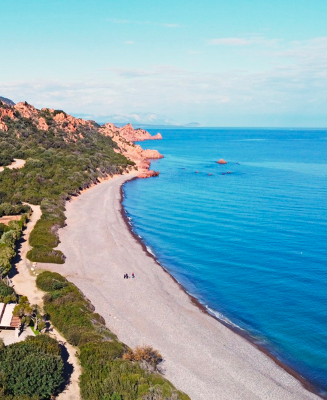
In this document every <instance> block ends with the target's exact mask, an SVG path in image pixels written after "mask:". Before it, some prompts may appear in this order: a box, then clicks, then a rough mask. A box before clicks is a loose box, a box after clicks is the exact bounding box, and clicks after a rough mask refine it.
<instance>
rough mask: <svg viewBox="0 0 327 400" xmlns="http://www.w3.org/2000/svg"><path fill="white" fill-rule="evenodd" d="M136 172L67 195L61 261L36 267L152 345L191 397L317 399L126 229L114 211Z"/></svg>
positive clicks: (135, 340)
mask: <svg viewBox="0 0 327 400" xmlns="http://www.w3.org/2000/svg"><path fill="white" fill-rule="evenodd" d="M135 176H136V174H135V173H134V174H129V175H122V176H116V177H114V178H113V179H110V180H107V181H105V182H102V183H100V184H98V185H96V186H94V187H93V188H91V189H89V190H87V191H86V192H84V193H83V194H81V195H80V196H79V197H77V198H75V199H74V200H72V201H70V202H69V203H67V205H66V209H67V211H66V216H67V221H66V223H67V226H66V227H65V228H63V229H61V230H60V231H59V236H60V240H61V243H60V245H59V247H58V248H59V249H60V250H62V251H63V252H64V254H65V255H66V257H67V259H66V262H65V264H63V265H55V264H43V265H42V264H40V265H39V268H41V269H50V270H52V271H56V272H59V273H61V274H63V275H64V276H66V277H67V279H68V280H70V281H72V282H73V283H74V284H76V285H77V286H78V288H80V290H81V291H82V292H83V293H84V294H85V295H86V296H87V297H88V298H89V299H90V301H91V302H92V303H93V305H94V306H95V309H96V312H98V313H99V314H100V315H102V316H103V317H104V318H105V320H106V324H107V326H108V328H109V329H111V330H112V331H113V332H114V333H115V334H116V335H117V336H118V338H119V339H120V340H121V341H122V342H124V343H126V344H127V345H128V346H130V347H135V346H137V345H145V344H146V345H151V346H153V347H154V348H155V349H157V350H159V352H160V353H161V354H162V356H163V358H164V363H163V365H162V368H163V369H164V372H165V376H166V377H167V378H168V379H169V380H170V381H171V382H172V383H173V384H174V385H175V386H176V387H177V388H178V389H180V390H182V391H184V392H186V393H187V394H188V395H189V396H190V397H191V398H192V400H204V399H206V400H217V399H219V400H232V399H233V400H236V399H239V400H256V399H276V400H277V399H283V400H284V399H285V400H294V399H297V400H301V399H318V398H319V397H318V396H316V395H315V394H313V393H311V392H309V391H308V390H306V389H305V388H304V387H303V385H302V384H301V382H300V381H299V380H297V379H296V378H294V377H293V376H292V375H290V374H289V373H288V372H286V371H285V370H284V369H283V368H281V367H280V366H279V365H277V364H276V363H275V362H274V361H273V360H272V359H271V358H270V357H268V356H267V355H266V354H264V353H263V352H262V351H260V350H259V349H258V348H256V347H255V346H254V345H253V344H251V343H250V342H249V341H248V340H246V339H245V338H243V337H242V336H240V335H238V334H236V333H235V332H233V331H232V330H231V329H229V328H228V327H226V326H224V325H223V324H221V323H220V322H219V321H217V320H216V319H214V318H213V317H211V316H209V315H208V314H207V313H205V312H203V311H202V310H201V309H200V308H199V307H197V306H196V305H195V304H194V302H192V300H191V298H190V297H189V296H188V295H187V294H186V293H185V291H184V290H182V288H181V287H180V286H179V285H178V284H177V283H176V281H175V280H174V279H173V278H172V277H171V276H170V275H169V274H168V273H167V272H165V271H164V269H163V268H161V266H160V265H159V264H158V263H157V262H156V260H155V259H154V258H153V257H152V256H151V255H150V254H149V253H147V251H146V249H145V248H144V246H142V243H140V241H139V240H137V239H136V238H135V237H134V236H133V235H132V233H131V232H130V229H129V227H128V226H127V224H126V221H125V220H124V218H123V215H122V212H121V186H122V185H123V184H124V182H126V181H127V180H129V179H132V178H134V177H135ZM157 230H158V235H160V227H157ZM125 273H128V274H129V276H131V275H132V273H134V274H135V279H124V274H125Z"/></svg>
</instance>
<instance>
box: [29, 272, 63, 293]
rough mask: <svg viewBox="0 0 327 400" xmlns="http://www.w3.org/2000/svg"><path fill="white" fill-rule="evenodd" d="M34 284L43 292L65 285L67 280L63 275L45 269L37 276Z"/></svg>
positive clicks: (58, 288)
mask: <svg viewBox="0 0 327 400" xmlns="http://www.w3.org/2000/svg"><path fill="white" fill-rule="evenodd" d="M36 284H37V287H38V288H39V289H41V290H43V291H44V292H53V291H55V290H60V289H62V288H63V287H65V286H67V285H68V282H67V280H66V279H65V278H64V277H63V276H61V275H60V274H57V273H56V272H49V271H45V272H42V274H39V275H38V276H37V278H36ZM58 285H59V287H58Z"/></svg>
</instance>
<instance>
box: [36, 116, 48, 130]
mask: <svg viewBox="0 0 327 400" xmlns="http://www.w3.org/2000/svg"><path fill="white" fill-rule="evenodd" d="M38 127H39V129H42V130H43V131H47V130H48V129H49V126H48V124H47V123H46V120H45V119H44V118H43V117H40V118H39V123H38Z"/></svg>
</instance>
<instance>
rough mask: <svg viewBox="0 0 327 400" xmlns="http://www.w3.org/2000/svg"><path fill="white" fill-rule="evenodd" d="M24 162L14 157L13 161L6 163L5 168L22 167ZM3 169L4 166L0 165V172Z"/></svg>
mask: <svg viewBox="0 0 327 400" xmlns="http://www.w3.org/2000/svg"><path fill="white" fill-rule="evenodd" d="M25 164H26V161H25V160H20V159H18V158H15V159H14V162H13V163H12V164H10V165H8V166H7V167H6V168H9V169H15V168H23V166H24V165H25ZM4 169H5V167H0V172H2V171H3V170H4Z"/></svg>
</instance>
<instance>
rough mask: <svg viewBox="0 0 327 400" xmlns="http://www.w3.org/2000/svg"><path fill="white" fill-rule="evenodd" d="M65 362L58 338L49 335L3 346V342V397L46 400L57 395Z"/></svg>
mask: <svg viewBox="0 0 327 400" xmlns="http://www.w3.org/2000/svg"><path fill="white" fill-rule="evenodd" d="M63 369H64V363H63V361H62V359H61V349H60V346H59V344H58V342H57V341H56V340H55V339H52V338H50V337H49V336H47V335H39V336H35V337H32V336H30V337H28V338H26V340H25V341H23V342H19V343H14V344H11V345H9V346H4V345H3V342H2V343H0V398H1V399H4V400H43V399H44V400H45V399H50V398H51V396H53V395H55V394H56V393H58V390H59V387H60V385H61V384H62V383H63Z"/></svg>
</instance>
